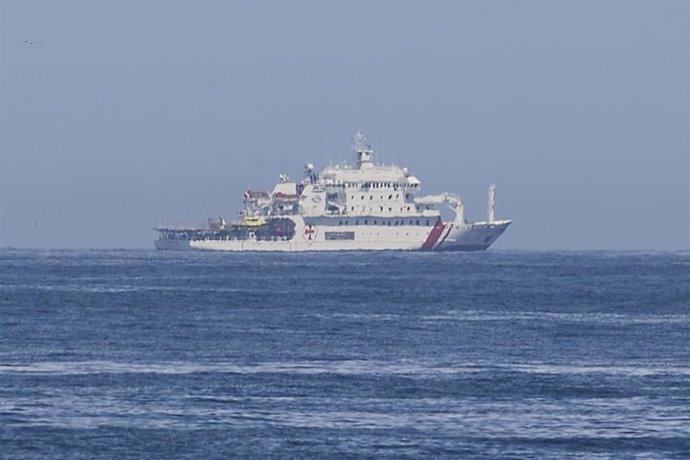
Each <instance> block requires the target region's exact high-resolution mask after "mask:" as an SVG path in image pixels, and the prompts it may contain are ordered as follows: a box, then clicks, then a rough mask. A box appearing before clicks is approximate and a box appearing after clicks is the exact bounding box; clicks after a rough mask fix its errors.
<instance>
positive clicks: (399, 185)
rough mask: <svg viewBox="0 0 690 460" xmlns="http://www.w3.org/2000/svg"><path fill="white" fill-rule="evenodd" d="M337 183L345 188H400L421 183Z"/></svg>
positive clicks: (413, 186) (416, 185)
mask: <svg viewBox="0 0 690 460" xmlns="http://www.w3.org/2000/svg"><path fill="white" fill-rule="evenodd" d="M335 185H341V186H343V187H345V188H360V187H361V188H393V189H398V188H406V187H410V188H417V187H418V186H419V184H408V183H407V182H364V183H359V182H344V183H338V182H336V183H335Z"/></svg>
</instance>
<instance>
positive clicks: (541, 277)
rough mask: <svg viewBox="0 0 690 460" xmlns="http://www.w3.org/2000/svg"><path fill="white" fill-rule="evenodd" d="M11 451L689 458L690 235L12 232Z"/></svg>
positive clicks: (2, 258)
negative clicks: (685, 246) (305, 236)
mask: <svg viewBox="0 0 690 460" xmlns="http://www.w3.org/2000/svg"><path fill="white" fill-rule="evenodd" d="M0 457H1V458H8V459H15V458H17V459H19V458H41V459H44V458H50V459H57V458H69V459H82V458H88V459H94V458H96V459H97V458H116V459H123V458H193V459H210V458H267V457H268V458H357V457H367V458H519V459H523V458H587V459H591V458H664V459H666V458H690V252H688V251H681V252H610V251H592V252H567V251H566V252H561V251H556V252H537V251H501V250H489V251H488V252H483V253H433V252H432V253H425V252H381V253H364V252H362V253H357V252H353V253H306V254H278V253H271V254H260V253H239V254H234V253H215V252H209V253H206V252H165V251H161V252H156V251H154V250H113V251H109V250H15V249H2V250H0Z"/></svg>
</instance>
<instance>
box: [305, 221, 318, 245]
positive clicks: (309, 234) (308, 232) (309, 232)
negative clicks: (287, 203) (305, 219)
mask: <svg viewBox="0 0 690 460" xmlns="http://www.w3.org/2000/svg"><path fill="white" fill-rule="evenodd" d="M315 234H316V229H315V228H314V226H313V225H311V224H309V225H307V226H306V227H304V238H305V239H307V240H309V241H312V240H313V239H314V236H315Z"/></svg>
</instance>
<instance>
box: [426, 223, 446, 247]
mask: <svg viewBox="0 0 690 460" xmlns="http://www.w3.org/2000/svg"><path fill="white" fill-rule="evenodd" d="M445 227H446V226H445V225H443V222H442V221H441V219H439V220H437V221H436V225H434V228H432V229H431V232H429V236H427V237H426V241H425V242H424V244H423V245H422V251H429V250H431V249H432V248H433V247H434V245H435V244H436V242H437V241H438V239H439V237H440V236H441V234H442V233H443V229H444V228H445Z"/></svg>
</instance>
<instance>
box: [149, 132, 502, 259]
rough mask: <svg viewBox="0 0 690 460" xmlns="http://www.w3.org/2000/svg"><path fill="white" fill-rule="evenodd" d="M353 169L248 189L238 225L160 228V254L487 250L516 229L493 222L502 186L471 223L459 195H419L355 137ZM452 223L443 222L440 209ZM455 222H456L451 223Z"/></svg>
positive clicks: (403, 174) (416, 185) (309, 170)
mask: <svg viewBox="0 0 690 460" xmlns="http://www.w3.org/2000/svg"><path fill="white" fill-rule="evenodd" d="M353 141H354V146H353V150H354V154H355V164H354V165H347V164H338V165H334V166H333V165H332V166H327V167H325V168H324V169H323V170H322V171H321V172H320V173H319V172H316V170H315V168H314V165H313V164H312V163H307V164H306V165H305V166H304V174H303V177H302V179H301V180H299V181H294V180H292V179H290V178H289V177H288V176H287V175H285V174H281V175H280V176H279V178H280V179H279V181H278V183H277V184H276V185H275V186H274V188H273V191H271V192H266V191H252V190H247V191H246V192H245V193H244V197H243V206H242V209H241V210H240V211H238V213H237V219H236V220H234V221H231V222H228V221H226V220H225V218H223V217H218V218H211V219H208V222H207V223H205V224H203V225H197V226H189V225H161V226H159V227H156V228H155V229H154V230H156V231H157V232H158V238H157V239H156V240H155V246H156V248H157V249H160V250H189V249H193V250H208V251H291V252H297V251H380V250H404V251H483V250H486V249H488V248H489V247H490V246H491V245H492V244H494V243H495V242H496V240H497V239H498V238H499V237H500V236H501V234H503V232H504V231H505V230H506V229H507V228H508V226H509V225H510V224H511V223H512V220H498V219H496V218H495V215H494V207H495V195H496V187H495V186H494V185H491V186H490V187H489V193H488V211H487V218H486V221H479V222H469V221H468V220H467V219H466V218H465V209H464V205H463V202H462V200H461V198H460V196H459V195H457V194H454V193H442V194H437V195H421V194H420V190H421V188H422V184H421V182H420V180H419V179H418V178H417V177H415V176H414V175H412V174H410V171H409V170H408V168H406V167H400V166H397V165H390V164H377V163H375V162H374V150H373V149H372V147H371V146H370V145H369V144H367V140H366V137H365V136H364V135H363V134H362V133H359V132H358V133H357V134H355V136H354V138H353ZM442 206H447V207H449V208H450V209H451V210H452V212H453V214H451V217H452V220H450V219H449V221H444V220H443V218H442V215H441V207H442ZM453 215H454V216H453Z"/></svg>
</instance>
